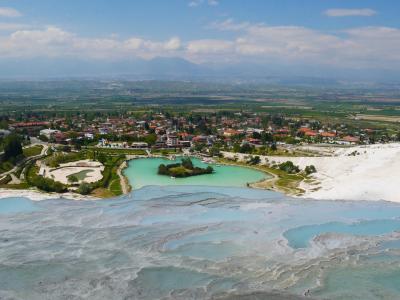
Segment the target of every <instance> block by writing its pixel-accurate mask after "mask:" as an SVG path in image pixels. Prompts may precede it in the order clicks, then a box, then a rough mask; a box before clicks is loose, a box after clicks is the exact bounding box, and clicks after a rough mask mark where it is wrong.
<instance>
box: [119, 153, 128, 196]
mask: <svg viewBox="0 0 400 300" xmlns="http://www.w3.org/2000/svg"><path fill="white" fill-rule="evenodd" d="M126 167H127V163H126V161H124V162H123V163H122V164H121V165H120V166H119V168H118V170H117V174H118V176H119V179H120V181H121V189H122V193H123V194H124V195H125V194H128V193H129V192H130V186H129V183H128V179H127V178H126V177H125V176H124V175H123V174H122V170H123V169H124V168H126Z"/></svg>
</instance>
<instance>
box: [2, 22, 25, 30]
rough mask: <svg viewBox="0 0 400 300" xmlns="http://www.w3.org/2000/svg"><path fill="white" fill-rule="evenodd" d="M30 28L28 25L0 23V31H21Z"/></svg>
mask: <svg viewBox="0 0 400 300" xmlns="http://www.w3.org/2000/svg"><path fill="white" fill-rule="evenodd" d="M28 28H31V26H30V25H28V24H20V23H0V31H15V30H21V29H28Z"/></svg>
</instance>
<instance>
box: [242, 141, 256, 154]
mask: <svg viewBox="0 0 400 300" xmlns="http://www.w3.org/2000/svg"><path fill="white" fill-rule="evenodd" d="M253 149H254V147H252V146H251V145H250V144H249V143H244V144H243V145H242V146H241V147H240V150H239V152H240V153H252V152H253Z"/></svg>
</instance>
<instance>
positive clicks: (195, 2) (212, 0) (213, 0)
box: [188, 0, 219, 7]
mask: <svg viewBox="0 0 400 300" xmlns="http://www.w3.org/2000/svg"><path fill="white" fill-rule="evenodd" d="M204 3H206V4H208V5H210V6H216V5H218V4H219V1H218V0H192V1H190V2H189V3H188V6H189V7H197V6H200V5H202V4H204Z"/></svg>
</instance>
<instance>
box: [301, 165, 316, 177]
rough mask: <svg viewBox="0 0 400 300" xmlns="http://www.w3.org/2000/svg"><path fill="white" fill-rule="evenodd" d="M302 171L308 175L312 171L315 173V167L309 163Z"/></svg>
mask: <svg viewBox="0 0 400 300" xmlns="http://www.w3.org/2000/svg"><path fill="white" fill-rule="evenodd" d="M304 171H305V172H306V174H307V175H310V174H312V173H316V172H317V169H316V168H315V166H313V165H310V166H306V167H305V169H304Z"/></svg>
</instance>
